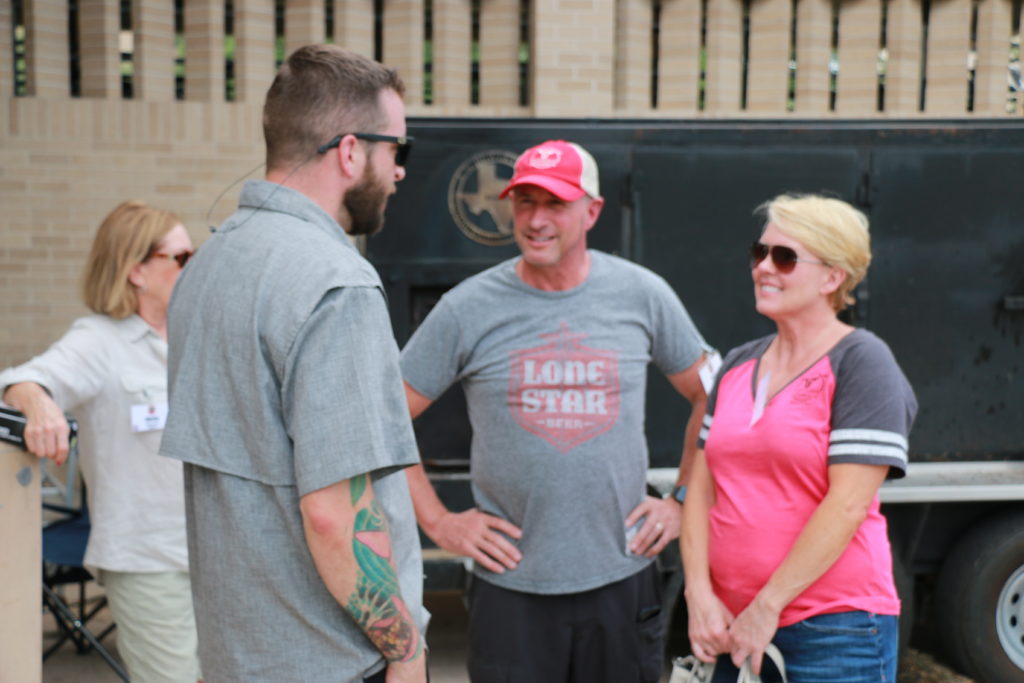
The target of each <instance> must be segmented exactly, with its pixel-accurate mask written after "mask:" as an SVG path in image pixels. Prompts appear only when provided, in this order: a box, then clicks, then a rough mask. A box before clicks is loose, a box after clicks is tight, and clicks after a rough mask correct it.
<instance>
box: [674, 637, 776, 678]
mask: <svg viewBox="0 0 1024 683" xmlns="http://www.w3.org/2000/svg"><path fill="white" fill-rule="evenodd" d="M764 653H765V655H766V656H767V657H768V658H769V659H771V660H772V662H774V663H775V668H776V669H778V670H779V673H780V674H782V682H783V683H787V679H786V662H785V661H784V660H783V659H782V653H781V652H779V648H777V647H775V645H773V644H772V643H768V647H766V648H765V650H764ZM714 674H715V664H714V662H712V663H710V664H709V663H707V662H702V661H700V660H699V659H697V658H696V657H694V656H693V655H687V656H686V657H676V658H675V659H674V660H673V661H672V678H670V679H669V681H668V683H710V681H711V678H712V677H713V676H714ZM736 683H761V677H760V676H758V675H757V674H755V673H754V671H753V665H752V664H751V663H750V659H749V658H748V659H747V661H745V662H743V666H742V668H740V673H739V676H738V677H737V678H736Z"/></svg>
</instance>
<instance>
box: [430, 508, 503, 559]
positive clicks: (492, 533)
mask: <svg viewBox="0 0 1024 683" xmlns="http://www.w3.org/2000/svg"><path fill="white" fill-rule="evenodd" d="M429 532H430V533H429V534H428V535H429V536H430V538H431V539H433V541H434V543H437V545H439V546H440V547H441V548H444V549H445V550H447V551H448V552H452V553H455V554H457V555H465V556H467V557H470V558H472V559H473V561H474V562H476V563H477V564H479V565H480V566H481V567H483V568H484V569H487V570H488V571H492V572H494V573H495V574H503V573H504V572H505V570H506V569H515V568H516V567H517V566H519V561H520V560H521V559H523V556H522V554H521V553H520V552H519V549H518V548H516V547H515V546H514V545H513V544H512V543H511V542H510V541H509V540H508V538H507V537H511V538H520V537H521V536H522V535H523V532H522V531H521V530H520V529H519V527H517V526H516V525H515V524H512V523H511V522H509V521H506V520H504V519H501V518H500V517H495V516H494V515H489V514H487V513H486V512H481V511H480V510H476V509H472V510H465V511H464V512H446V513H445V514H443V515H441V517H440V519H438V520H437V522H436V523H435V524H434V526H433V528H432V529H430V530H429Z"/></svg>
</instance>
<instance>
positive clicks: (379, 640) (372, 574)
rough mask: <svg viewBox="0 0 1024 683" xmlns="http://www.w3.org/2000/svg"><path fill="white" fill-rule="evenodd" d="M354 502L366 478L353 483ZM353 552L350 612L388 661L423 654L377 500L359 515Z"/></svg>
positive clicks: (357, 498)
mask: <svg viewBox="0 0 1024 683" xmlns="http://www.w3.org/2000/svg"><path fill="white" fill-rule="evenodd" d="M357 479H361V481H360V483H359V492H358V495H357V493H356V488H357V484H356V480H357ZM351 489H352V500H353V504H355V503H357V502H358V500H359V499H360V498H361V497H362V495H363V492H364V491H365V489H366V480H365V475H360V477H356V478H354V479H353V480H352V484H351ZM353 531H354V532H355V533H354V536H353V539H352V550H353V553H354V554H355V558H356V564H357V565H358V567H359V578H358V580H357V584H356V590H355V592H354V593H352V595H350V596H349V599H348V605H347V606H346V607H347V609H348V612H349V613H350V614H351V615H352V616H353V618H354V619H355V620H356V623H357V624H358V625H359V627H360V628H362V629H363V631H364V632H365V633H366V635H367V637H369V639H370V640H371V642H373V644H374V646H375V647H376V648H377V649H378V650H380V652H381V654H383V655H384V658H385V659H387V660H388V661H403V662H404V661H408V660H410V659H413V658H414V657H415V656H416V655H417V654H419V652H420V642H419V636H418V633H417V631H416V626H415V624H414V623H413V620H412V615H410V614H409V610H408V608H407V607H406V606H405V603H404V602H403V601H402V596H401V593H400V589H399V586H398V577H397V576H396V574H395V567H394V565H393V564H392V563H391V535H390V532H389V531H388V525H387V520H386V519H385V517H384V511H383V510H382V509H381V507H380V503H379V502H378V501H377V499H376V498H374V499H371V501H370V504H369V506H368V507H364V508H363V509H361V510H359V511H358V512H357V513H356V519H355V526H354V529H353Z"/></svg>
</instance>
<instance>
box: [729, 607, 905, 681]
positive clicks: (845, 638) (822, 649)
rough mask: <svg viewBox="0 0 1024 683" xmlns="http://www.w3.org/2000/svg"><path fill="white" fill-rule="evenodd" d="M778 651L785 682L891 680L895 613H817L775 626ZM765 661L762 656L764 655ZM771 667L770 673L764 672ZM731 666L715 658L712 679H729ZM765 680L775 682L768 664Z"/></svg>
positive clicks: (732, 671)
mask: <svg viewBox="0 0 1024 683" xmlns="http://www.w3.org/2000/svg"><path fill="white" fill-rule="evenodd" d="M772 642H773V643H775V646H776V647H777V648H779V651H780V652H782V657H783V659H785V663H786V675H787V677H788V678H789V683H839V682H841V683H893V681H895V680H896V658H897V649H898V648H899V617H895V616H887V615H880V614H871V613H869V612H840V613H838V614H819V615H818V616H816V617H810V618H808V619H804V620H803V621H798V622H797V623H795V624H793V625H791V626H786V627H785V628H780V629H779V630H778V631H777V632H776V633H775V638H773V639H772ZM764 661H765V662H769V660H768V658H767V657H765V658H764ZM768 669H771V671H768ZM737 673H738V672H737V670H736V667H734V666H733V665H732V662H731V661H730V660H729V657H728V655H723V656H721V657H719V658H718V665H717V666H716V667H715V677H714V679H712V680H713V683H725V682H726V681H728V682H729V683H732V682H733V681H735V680H736V675H737ZM761 674H762V678H763V680H764V681H765V683H772V682H774V681H780V680H782V679H781V678H777V677H775V676H774V675H773V674H774V667H771V665H770V663H768V664H765V665H762V669H761Z"/></svg>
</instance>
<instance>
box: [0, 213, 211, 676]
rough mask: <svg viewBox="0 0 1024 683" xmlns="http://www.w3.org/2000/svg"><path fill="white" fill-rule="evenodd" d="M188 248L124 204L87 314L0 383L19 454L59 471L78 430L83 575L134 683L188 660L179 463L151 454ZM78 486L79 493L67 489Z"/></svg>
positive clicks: (89, 289)
mask: <svg viewBox="0 0 1024 683" xmlns="http://www.w3.org/2000/svg"><path fill="white" fill-rule="evenodd" d="M191 255H192V240H191V239H190V238H189V235H188V232H187V231H186V230H185V227H184V226H183V225H182V224H181V221H180V220H179V219H178V218H177V217H176V216H175V215H174V214H172V213H170V212H168V211H164V210H163V209H157V208H154V207H151V206H147V205H146V204H145V203H143V202H141V201H127V202H123V203H122V204H120V205H119V206H118V207H117V208H115V209H114V210H113V211H112V212H111V213H110V215H108V216H107V217H106V218H105V219H104V221H103V223H102V224H101V225H100V227H99V230H98V231H97V233H96V237H95V238H94V240H93V244H92V249H91V251H90V253H89V256H88V259H87V260H86V265H85V272H84V278H83V286H82V293H83V298H84V301H85V304H86V306H88V307H89V308H90V309H92V311H93V313H94V315H90V316H86V317H84V318H80V319H78V320H76V321H75V322H74V323H73V324H72V326H71V329H70V330H68V332H67V333H65V335H64V336H63V337H62V338H61V339H60V340H58V341H57V342H56V343H55V344H54V345H53V346H51V347H50V348H49V349H48V350H47V351H46V352H45V353H43V354H41V355H39V356H37V357H35V358H33V359H32V360H30V361H29V362H27V363H25V364H24V365H20V366H18V367H14V368H8V369H7V370H5V371H3V372H2V373H0V394H2V396H3V400H4V402H5V403H7V404H8V405H10V406H12V407H13V408H15V409H16V410H19V411H21V412H22V413H24V414H25V415H26V417H27V423H26V428H25V445H26V448H27V449H28V450H29V451H31V452H32V453H35V454H36V455H37V456H39V457H43V458H50V459H52V460H53V461H54V462H56V463H57V464H58V465H60V464H63V463H64V461H65V460H66V458H67V455H68V424H67V420H66V419H65V418H64V411H65V410H67V411H68V412H69V413H72V414H73V415H75V417H77V418H78V421H79V424H80V427H81V431H80V435H79V453H80V456H81V457H80V460H81V464H82V476H83V478H84V480H85V483H86V485H87V487H88V488H87V493H88V507H89V513H90V518H91V523H92V528H91V532H90V534H89V542H88V545H87V546H86V551H85V564H86V566H87V567H88V568H89V569H90V571H92V573H93V574H94V575H95V576H96V578H97V579H98V580H99V582H100V583H101V584H103V586H104V588H105V590H106V595H107V599H108V601H109V603H110V607H111V611H112V613H113V617H114V621H115V622H116V623H117V626H118V629H117V647H118V652H119V653H120V655H121V657H122V659H123V660H124V662H125V664H126V666H127V669H128V673H129V675H130V676H131V678H132V679H133V680H138V681H168V682H176V683H179V682H180V683H192V682H194V681H196V680H198V679H199V678H200V671H199V663H198V658H197V655H196V630H195V617H194V616H193V611H192V594H191V583H190V581H189V575H188V551H187V544H186V537H185V508H184V486H183V483H182V466H181V463H180V462H178V461H176V460H171V459H169V458H163V457H160V456H159V455H158V454H157V449H158V447H159V445H160V437H161V435H162V433H163V421H164V419H165V417H166V412H167V329H166V316H167V304H168V302H169V301H170V298H171V290H172V289H173V287H174V283H175V281H176V280H177V279H178V274H179V273H180V272H181V269H182V268H183V267H184V265H185V262H186V261H188V259H189V257H190V256H191ZM68 485H69V486H73V485H74V482H68Z"/></svg>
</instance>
